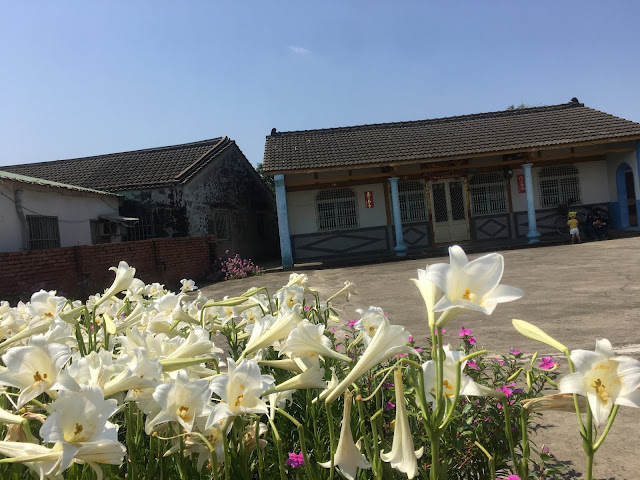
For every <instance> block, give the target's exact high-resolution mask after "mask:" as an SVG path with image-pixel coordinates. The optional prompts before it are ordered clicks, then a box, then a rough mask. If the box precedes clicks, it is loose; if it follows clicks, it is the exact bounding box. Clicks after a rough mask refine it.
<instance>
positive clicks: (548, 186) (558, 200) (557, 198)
mask: <svg viewBox="0 0 640 480" xmlns="http://www.w3.org/2000/svg"><path fill="white" fill-rule="evenodd" d="M538 179H539V180H540V206H541V207H542V208H544V207H556V206H558V205H561V204H565V205H575V204H579V203H581V199H580V183H579V181H578V169H577V168H576V167H574V166H573V165H556V166H552V167H544V168H542V169H540V172H539V173H538Z"/></svg>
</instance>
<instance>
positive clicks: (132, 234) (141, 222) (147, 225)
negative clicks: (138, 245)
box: [122, 213, 155, 242]
mask: <svg viewBox="0 0 640 480" xmlns="http://www.w3.org/2000/svg"><path fill="white" fill-rule="evenodd" d="M135 216H136V217H137V218H138V221H137V222H135V224H133V225H128V226H127V229H126V235H124V236H123V237H122V240H123V241H125V242H135V241H136V240H147V239H149V238H154V236H155V235H154V234H153V221H152V218H151V215H144V214H141V213H136V215H135Z"/></svg>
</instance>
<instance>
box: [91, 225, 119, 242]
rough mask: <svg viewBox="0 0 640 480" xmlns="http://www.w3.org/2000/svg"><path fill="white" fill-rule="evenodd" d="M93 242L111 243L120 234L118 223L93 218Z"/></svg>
mask: <svg viewBox="0 0 640 480" xmlns="http://www.w3.org/2000/svg"><path fill="white" fill-rule="evenodd" d="M90 225H91V244H92V245H98V244H102V243H111V242H112V241H113V238H114V237H116V236H117V235H118V225H117V224H116V223H113V222H108V221H105V220H91V223H90Z"/></svg>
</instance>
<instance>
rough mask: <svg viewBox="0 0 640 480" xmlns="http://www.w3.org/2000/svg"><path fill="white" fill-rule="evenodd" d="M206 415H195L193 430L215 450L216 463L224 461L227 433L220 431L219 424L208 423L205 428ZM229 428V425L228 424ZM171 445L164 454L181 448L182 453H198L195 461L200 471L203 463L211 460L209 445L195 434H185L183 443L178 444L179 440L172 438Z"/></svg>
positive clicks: (172, 452) (170, 453) (175, 451)
mask: <svg viewBox="0 0 640 480" xmlns="http://www.w3.org/2000/svg"><path fill="white" fill-rule="evenodd" d="M208 417H209V416H208V415H204V416H203V415H199V416H198V417H196V421H195V428H194V430H195V431H197V432H199V433H200V434H201V435H202V436H203V437H204V438H206V440H207V442H209V445H211V446H212V447H213V449H214V450H215V452H216V460H217V462H218V464H220V463H222V462H223V461H224V443H225V442H226V441H227V435H226V434H225V433H224V432H223V431H222V428H221V425H218V424H216V425H210V426H209V427H208V428H205V425H206V422H207V418H208ZM229 429H231V426H229ZM227 433H228V432H227ZM172 442H173V445H172V446H171V448H170V449H169V450H167V451H166V452H165V453H164V456H165V457H167V456H169V455H173V454H175V453H178V452H180V449H181V448H182V449H183V450H184V455H185V456H186V455H193V454H195V455H198V460H197V462H196V468H197V470H198V471H199V472H200V471H201V470H202V467H203V466H204V464H205V463H206V462H208V461H210V460H211V452H210V451H209V446H208V445H207V444H206V443H204V442H203V441H202V439H201V438H200V437H199V436H197V435H187V436H185V437H184V440H183V442H184V443H183V444H182V445H181V444H180V440H179V439H177V438H174V439H173V440H172Z"/></svg>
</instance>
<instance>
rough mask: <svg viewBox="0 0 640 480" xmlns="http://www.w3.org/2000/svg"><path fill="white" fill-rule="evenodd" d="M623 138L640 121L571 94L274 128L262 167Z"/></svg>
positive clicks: (284, 168)
mask: <svg viewBox="0 0 640 480" xmlns="http://www.w3.org/2000/svg"><path fill="white" fill-rule="evenodd" d="M625 137H637V138H640V124H639V123H636V122H632V121H629V120H625V119H622V118H619V117H615V116H613V115H609V114H607V113H604V112H600V111H598V110H594V109H592V108H589V107H585V106H584V105H583V104H582V103H579V102H578V100H576V99H573V100H572V101H571V102H569V103H563V104H560V105H549V106H544V107H530V108H523V109H516V110H503V111H499V112H489V113H479V114H473V115H463V116H458V117H447V118H436V119H432V120H419V121H414V122H398V123H383V124H375V125H360V126H354V127H342V128H328V129H321V130H304V131H294V132H276V133H274V134H272V135H270V136H268V137H267V139H266V144H265V152H264V170H265V172H270V173H278V172H291V171H297V170H315V169H318V170H320V169H323V168H331V167H342V166H345V167H349V166H366V165H368V164H379V163H393V162H403V161H412V160H416V161H418V160H425V161H426V160H429V159H436V158H445V157H456V156H462V155H473V154H486V153H491V152H496V153H498V152H504V151H513V150H520V149H528V148H536V147H545V146H553V145H558V146H560V145H568V144H578V143H584V142H589V141H598V140H603V141H604V140H613V139H616V138H625Z"/></svg>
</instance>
